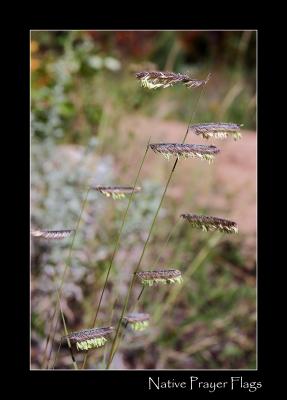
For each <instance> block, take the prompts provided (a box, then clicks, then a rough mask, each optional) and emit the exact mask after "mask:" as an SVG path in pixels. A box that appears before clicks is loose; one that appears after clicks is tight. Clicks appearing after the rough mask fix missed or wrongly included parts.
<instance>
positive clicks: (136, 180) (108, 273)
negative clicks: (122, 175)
mask: <svg viewBox="0 0 287 400" xmlns="http://www.w3.org/2000/svg"><path fill="white" fill-rule="evenodd" d="M150 140H151V137H150V138H149V140H148V143H147V147H146V150H145V153H144V156H143V158H142V161H141V164H140V167H139V169H138V172H137V176H136V179H135V182H134V185H133V190H132V193H131V195H130V197H129V202H128V205H127V208H126V211H125V214H124V217H123V221H122V224H121V227H120V231H119V234H118V237H117V240H116V244H115V248H114V251H113V254H112V258H111V262H110V265H109V268H108V271H107V275H106V279H105V282H104V286H103V289H102V292H101V295H100V300H99V303H98V306H97V310H96V314H95V317H94V319H93V322H92V328H94V327H95V325H96V321H97V317H98V313H99V310H100V307H101V304H102V299H103V296H104V293H105V290H106V287H107V284H108V279H109V276H110V272H111V269H112V265H113V262H114V259H115V256H116V253H117V251H118V248H119V244H120V239H121V236H122V232H123V228H124V225H125V222H126V218H127V215H128V211H129V208H130V205H131V203H132V200H133V198H134V193H135V192H134V189H135V187H136V185H137V182H138V179H139V176H140V173H141V170H142V166H143V164H144V161H145V159H146V156H147V153H148V150H149V144H150ZM87 358H88V353H87V354H86V355H85V358H84V361H83V365H82V369H84V368H85V365H86V362H87Z"/></svg>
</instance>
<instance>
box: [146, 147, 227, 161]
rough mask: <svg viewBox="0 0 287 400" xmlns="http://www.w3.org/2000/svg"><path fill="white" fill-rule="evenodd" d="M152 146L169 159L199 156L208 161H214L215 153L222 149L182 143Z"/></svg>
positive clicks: (155, 150) (156, 151)
mask: <svg viewBox="0 0 287 400" xmlns="http://www.w3.org/2000/svg"><path fill="white" fill-rule="evenodd" d="M150 148H151V149H152V150H153V151H154V152H155V153H159V154H162V155H163V156H164V158H166V159H167V160H169V159H170V158H171V157H173V156H174V157H176V158H177V159H186V158H198V159H200V160H205V161H208V162H212V161H213V160H214V156H215V154H218V153H219V151H220V150H219V149H218V148H217V147H216V146H206V145H203V144H182V143H153V144H150Z"/></svg>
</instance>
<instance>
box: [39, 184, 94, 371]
mask: <svg viewBox="0 0 287 400" xmlns="http://www.w3.org/2000/svg"><path fill="white" fill-rule="evenodd" d="M89 192H90V187H88V189H87V191H86V194H85V197H84V200H83V202H82V207H81V211H80V214H79V217H78V221H77V225H76V229H75V232H74V235H73V239H72V242H71V246H70V248H69V254H68V257H67V262H66V265H65V269H64V272H63V275H62V277H61V281H60V286H59V288H58V289H57V295H58V296H57V302H56V307H55V310H54V313H53V315H52V318H51V322H50V326H49V333H48V337H47V341H46V345H45V349H44V357H43V362H42V366H44V365H45V363H46V360H47V348H48V345H49V342H50V339H51V334H52V329H53V324H54V321H55V318H56V319H57V320H58V313H59V309H60V303H59V299H61V295H62V289H63V285H64V281H65V277H66V274H67V271H68V268H70V267H71V261H72V251H73V247H74V243H75V238H76V235H77V232H78V229H79V226H80V221H81V219H82V214H83V211H84V208H85V206H86V203H87V200H88V195H89ZM56 330H57V322H56V324H55V328H54V332H53V336H52V342H51V347H53V343H54V339H55V334H56ZM50 356H51V353H50ZM50 356H49V360H50ZM49 360H48V363H47V367H48V365H49Z"/></svg>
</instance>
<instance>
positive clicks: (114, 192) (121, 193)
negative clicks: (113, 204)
mask: <svg viewBox="0 0 287 400" xmlns="http://www.w3.org/2000/svg"><path fill="white" fill-rule="evenodd" d="M91 189H93V190H97V191H98V192H100V193H102V194H103V195H105V196H106V197H112V198H113V199H121V198H124V197H125V196H126V194H131V193H133V192H134V193H138V192H139V191H141V188H140V187H139V186H135V187H134V188H133V187H132V186H92V187H91Z"/></svg>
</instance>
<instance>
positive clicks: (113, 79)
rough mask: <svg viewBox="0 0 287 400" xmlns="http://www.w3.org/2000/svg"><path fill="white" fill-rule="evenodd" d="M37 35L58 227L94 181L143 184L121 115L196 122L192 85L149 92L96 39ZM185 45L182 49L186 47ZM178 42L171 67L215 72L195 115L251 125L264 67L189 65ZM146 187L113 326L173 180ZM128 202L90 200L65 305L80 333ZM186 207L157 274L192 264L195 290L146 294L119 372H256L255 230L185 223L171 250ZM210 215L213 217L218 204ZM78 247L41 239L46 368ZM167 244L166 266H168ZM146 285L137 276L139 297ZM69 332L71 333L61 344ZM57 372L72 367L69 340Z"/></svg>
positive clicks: (39, 184)
mask: <svg viewBox="0 0 287 400" xmlns="http://www.w3.org/2000/svg"><path fill="white" fill-rule="evenodd" d="M170 38H172V36H171V35H166V36H163V37H162V41H161V42H160V43H158V49H159V50H158V51H159V57H158V59H159V61H160V60H161V57H162V56H161V55H160V54H161V52H162V51H163V50H162V49H163V48H165V46H166V43H167V42H168V40H171V39H170ZM32 40H33V42H32V46H31V50H32V63H31V67H32V110H31V111H32V143H31V144H32V190H31V204H32V224H34V225H35V226H39V227H41V228H50V229H56V228H66V227H67V228H72V227H73V225H74V223H75V221H76V218H77V213H78V211H79V209H80V202H81V197H82V195H83V187H85V186H86V185H87V184H89V183H91V182H93V183H98V184H100V183H101V184H113V183H114V184H131V183H132V182H123V181H122V176H121V175H120V173H119V171H122V170H125V169H128V170H130V169H133V168H134V169H135V170H136V167H137V161H138V160H139V158H140V157H141V155H142V152H143V151H144V149H142V148H137V147H136V146H134V137H133V135H132V133H131V134H130V135H128V136H126V137H125V140H124V139H123V137H122V136H121V135H120V134H119V132H120V129H119V126H120V123H121V121H124V120H125V119H126V118H127V117H128V115H145V116H147V117H149V116H150V117H157V118H159V119H164V120H180V121H184V122H187V121H188V119H189V116H190V114H191V111H192V110H191V109H190V107H191V101H190V99H191V97H192V94H191V93H190V91H188V90H185V88H182V87H174V88H172V89H171V90H162V91H147V90H144V89H143V88H141V87H140V85H139V83H138V82H137V81H136V79H135V78H134V76H133V75H132V73H131V70H130V64H131V63H132V62H134V60H130V59H127V60H125V59H122V58H120V57H117V56H116V54H112V58H111V57H110V56H111V54H108V53H104V52H103V51H102V50H101V51H100V50H99V48H98V47H97V44H96V42H92V41H91V40H90V39H88V38H87V37H86V36H82V35H81V34H77V32H75V33H71V34H70V35H66V36H65V37H61V36H60V37H59V38H56V37H54V36H53V34H52V33H47V34H45V33H43V35H39V34H33V35H32ZM172 43H173V44H172V46H171V48H173V46H174V43H175V42H172ZM170 51H171V52H173V53H171V54H170V53H169V50H168V62H169V65H172V64H174V65H175V66H176V69H177V70H181V69H182V70H185V71H187V70H188V71H190V72H191V73H192V75H194V76H196V77H198V78H204V77H205V76H206V75H207V73H208V72H212V79H211V81H210V83H209V84H208V85H207V87H206V90H205V92H204V96H203V98H202V100H201V102H200V103H199V107H198V109H197V110H196V121H194V122H197V121H199V122H203V121H204V122H208V121H218V120H220V121H233V122H238V123H243V124H244V125H245V127H246V128H250V129H252V128H254V127H255V106H256V104H255V87H254V71H253V70H251V71H250V70H249V71H247V70H246V69H245V66H242V64H240V63H237V64H236V65H235V66H233V68H227V67H223V66H220V65H217V64H216V65H214V66H213V64H212V63H210V62H209V63H205V64H203V65H198V64H195V63H190V64H189V65H184V64H180V63H179V62H178V60H180V59H181V55H180V53H177V50H176V46H175V50H170ZM174 54H175V55H176V54H178V57H179V58H178V59H177V58H176V57H175V55H174ZM172 57H175V61H174V62H172ZM137 63H139V61H138V60H137ZM185 71H184V72H185ZM152 134H153V132H148V135H152ZM128 146H134V147H133V149H134V150H133V151H134V153H133V159H132V162H133V164H131V159H128V160H127V159H126V158H125V149H126V148H127V147H128ZM235 146H236V144H235ZM151 168H152V164H151ZM191 173H192V166H191ZM200 179H201V176H196V177H195V176H194V175H193V176H192V177H191V180H192V181H193V180H200ZM140 184H141V185H142V186H143V192H142V193H141V194H139V195H136V197H135V201H134V203H133V205H132V207H131V211H130V213H129V218H128V221H127V225H126V227H125V230H124V234H123V239H122V241H121V246H120V250H119V252H118V255H117V257H116V260H115V265H114V268H113V269H112V272H111V278H110V280H109V285H108V287H107V292H106V293H105V296H104V299H103V306H102V308H101V312H100V315H99V324H103V325H105V324H107V325H109V324H110V322H111V321H112V322H113V323H114V322H116V320H117V318H118V316H119V313H120V306H121V299H122V298H123V297H124V294H125V293H126V290H127V282H128V280H129V278H130V273H131V271H132V270H133V268H134V266H135V264H136V263H137V261H138V257H139V254H140V252H141V249H142V246H143V243H144V240H145V238H146V235H147V231H148V228H149V226H150V223H151V220H152V217H153V215H154V212H155V210H156V207H157V205H158V201H159V198H160V193H161V190H162V187H161V185H160V184H159V182H158V181H155V180H152V179H149V180H146V179H145V178H144V177H142V178H141V182H140ZM193 188H194V186H192V187H191V186H190V187H186V188H185V191H186V195H187V196H188V198H191V199H193V196H194V193H193ZM190 194H191V195H190ZM189 195H190V196H189ZM126 204H127V203H126V201H122V202H120V201H119V202H114V201H112V200H110V199H106V198H104V197H102V196H101V195H99V194H96V193H92V192H91V194H90V196H89V201H88V205H87V209H86V210H85V213H84V216H83V222H82V225H81V229H80V232H79V235H78V237H77V240H76V243H75V249H74V252H73V262H72V267H71V271H70V273H69V275H68V277H67V280H66V283H65V285H64V287H63V293H64V296H63V309H64V313H65V316H66V318H67V323H68V328H69V330H70V331H71V330H78V329H82V328H85V327H87V325H89V324H90V321H91V320H92V317H93V315H94V312H95V308H96V305H97V301H98V299H99V293H100V290H101V288H102V286H103V283H104V279H105V274H106V271H107V268H108V265H109V262H110V257H111V254H112V251H113V245H114V241H115V239H116V235H117V233H118V229H119V226H120V224H121V218H122V216H123V212H124V210H125V207H126ZM177 208H178V204H177V203H175V202H174V200H172V199H170V198H167V199H166V200H165V202H164V208H163V209H162V211H161V213H160V216H159V220H158V221H157V224H156V229H155V231H154V233H153V235H152V238H151V242H150V243H149V245H148V249H147V253H146V254H145V258H144V262H143V269H153V268H157V267H159V266H166V267H174V268H178V269H180V270H181V271H182V272H183V277H184V285H183V286H172V287H169V288H167V287H162V288H160V289H158V288H147V289H145V292H144V294H143V297H142V299H141V300H140V302H139V303H138V305H137V309H138V310H141V311H145V312H149V313H150V314H151V324H150V328H149V330H148V331H146V332H143V333H142V334H141V335H136V336H132V335H130V334H127V335H126V337H125V340H124V341H123V343H122V345H121V347H120V350H119V353H118V355H117V357H116V358H115V362H114V367H115V368H155V369H157V368H178V369H181V368H203V369H205V368H207V369H208V368H247V369H248V368H254V367H255V363H256V353H255V324H256V310H255V298H256V292H255V269H253V270H250V269H247V268H245V264H246V259H245V256H244V255H243V254H242V252H241V243H242V237H241V236H240V235H239V237H238V238H236V239H231V240H229V238H225V237H220V240H219V241H218V242H217V237H216V236H214V235H211V234H207V235H206V234H203V233H200V232H197V231H194V230H191V229H190V228H189V227H188V226H187V225H184V224H179V227H178V229H176V231H175V232H174V234H173V235H172V237H171V240H170V241H169V243H168V245H167V246H166V247H164V248H163V245H164V243H165V240H166V236H167V234H168V232H169V231H170V229H171V227H172V226H173V225H174V224H175V222H176V219H177V218H178V216H177V214H178V212H177ZM187 211H189V210H187ZM198 211H202V210H198ZM204 211H205V212H206V213H207V214H208V211H209V210H204ZM68 244H69V243H68V242H61V243H57V244H54V243H46V242H41V241H36V240H33V241H32V272H31V285H32V344H33V345H32V367H34V368H39V365H40V363H39V361H40V357H41V356H40V355H41V352H42V351H43V345H44V342H45V338H46V335H47V327H48V325H47V321H48V320H49V318H50V315H51V314H52V311H53V306H54V303H55V296H54V295H55V287H56V285H57V284H58V283H59V277H60V275H61V273H62V271H63V268H64V263H65V257H66V256H67V251H68ZM159 252H160V255H161V258H160V260H159V265H155V262H156V260H157V259H158V256H159ZM139 291H140V287H139V285H136V287H135V291H134V294H133V298H132V300H131V305H132V304H134V302H135V300H136V297H137V295H138V293H139ZM115 300H117V303H116V306H115V309H114V310H113V315H111V306H112V305H113V304H114V301H115ZM61 334H62V331H61V329H59V330H58V332H57V335H56V344H58V343H59V340H60V336H61ZM77 356H78V357H79V358H81V356H79V355H77ZM89 365H90V367H95V366H96V367H100V366H102V367H103V363H102V360H101V356H100V353H99V352H98V351H96V352H94V353H92V354H91V357H90V364H89ZM57 367H58V368H60V367H65V368H66V367H70V359H69V355H68V351H67V349H65V347H63V349H62V351H61V353H60V357H59V361H58V365H57Z"/></svg>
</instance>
